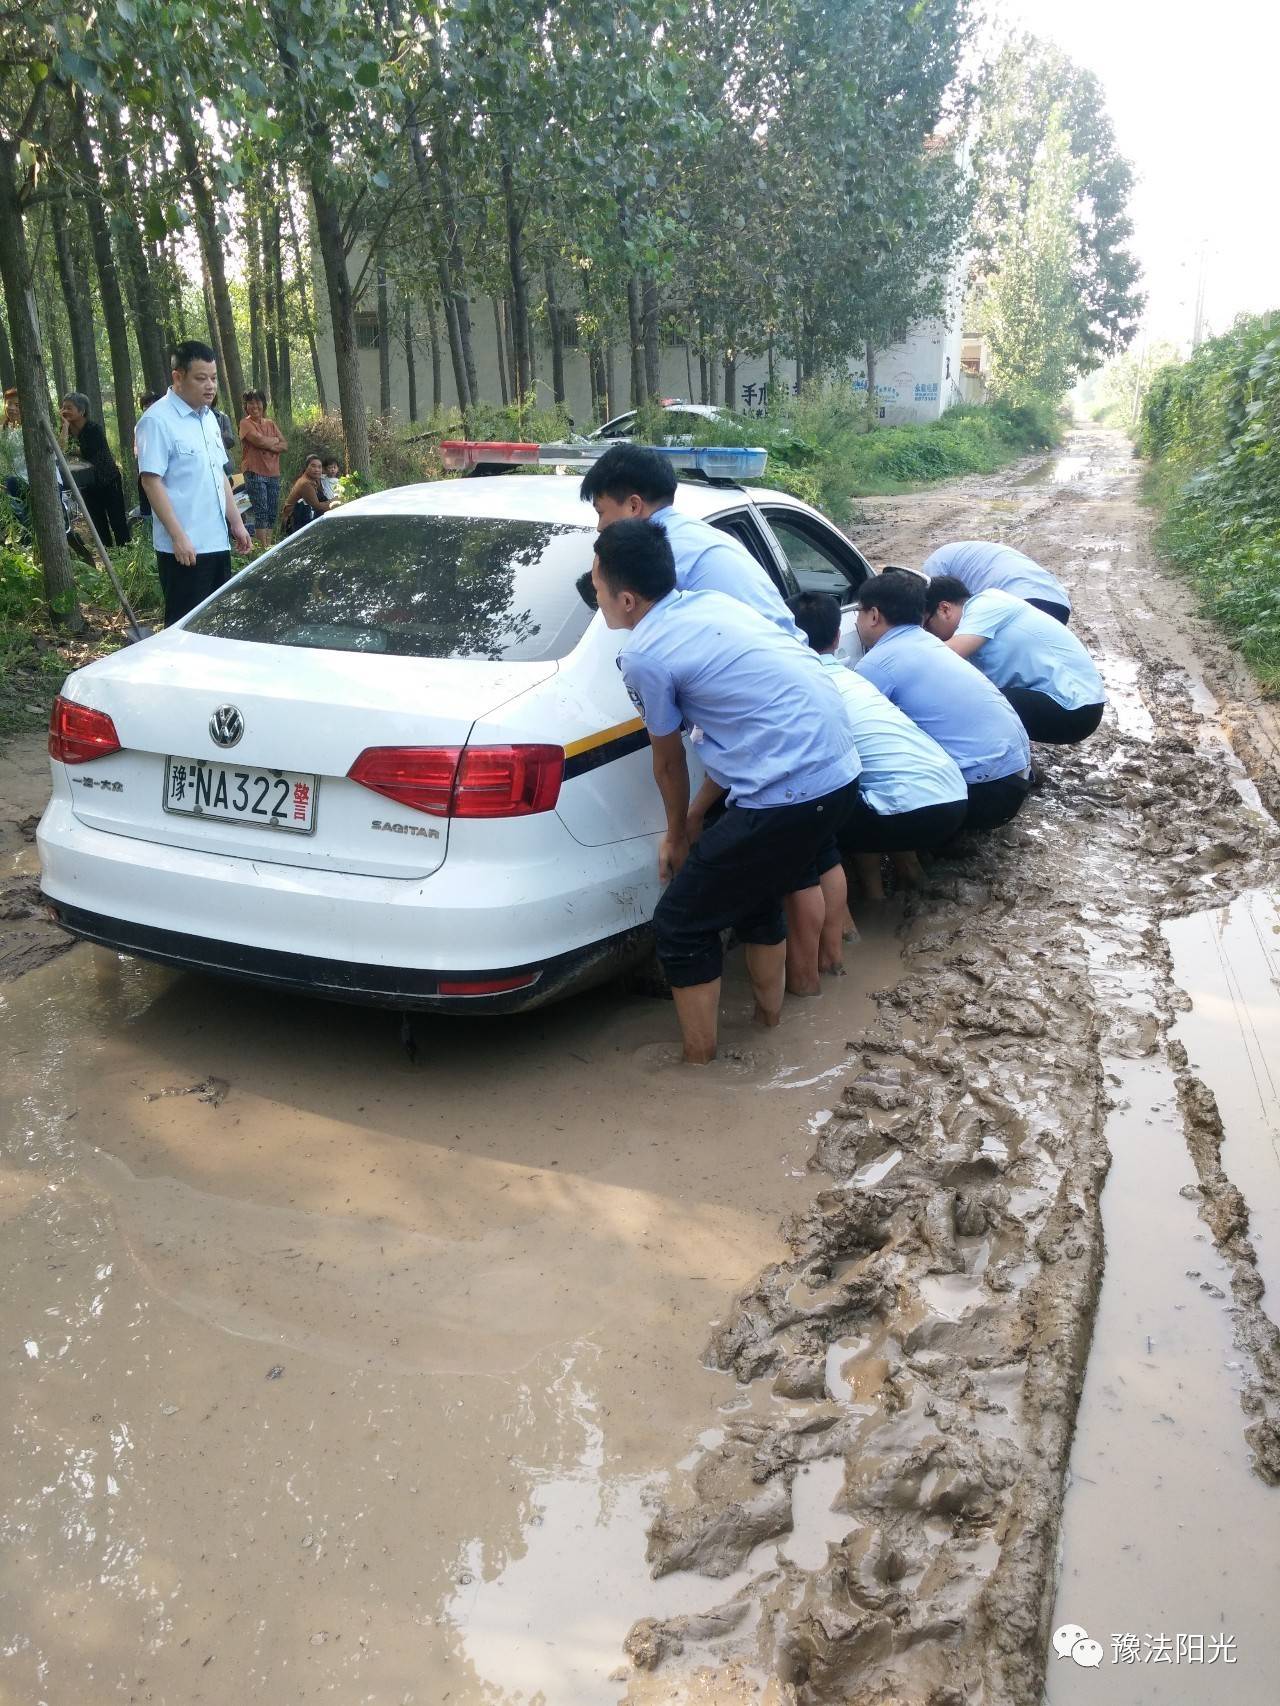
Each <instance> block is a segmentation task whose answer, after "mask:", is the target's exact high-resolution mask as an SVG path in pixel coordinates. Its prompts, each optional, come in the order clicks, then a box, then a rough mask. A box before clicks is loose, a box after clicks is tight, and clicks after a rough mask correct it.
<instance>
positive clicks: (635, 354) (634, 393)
mask: <svg viewBox="0 0 1280 1706" xmlns="http://www.w3.org/2000/svg"><path fill="white" fill-rule="evenodd" d="M627 331H628V332H629V334H630V337H631V407H632V408H633V409H638V408H639V407H640V405H641V404H642V403H643V402H644V401H645V399H646V398H647V397H648V395H649V391H648V387H647V386H646V384H645V371H644V327H643V324H642V322H641V317H640V280H639V279H638V278H637V277H636V275H635V274H634V273H630V274H628V276H627Z"/></svg>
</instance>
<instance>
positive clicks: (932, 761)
mask: <svg viewBox="0 0 1280 1706" xmlns="http://www.w3.org/2000/svg"><path fill="white" fill-rule="evenodd" d="M791 614H792V615H793V616H794V617H795V619H796V621H797V623H798V624H799V625H800V628H801V629H802V630H803V632H804V633H805V634H807V635H808V636H809V644H810V645H811V646H812V647H813V649H814V651H815V652H816V653H817V654H818V661H819V662H820V663H821V664H822V666H823V667H824V668H825V669H826V670H827V671H828V672H829V674H830V678H831V680H832V682H833V683H834V684H835V688H836V691H837V693H839V695H840V698H841V701H842V702H843V704H844V711H845V715H846V717H847V718H848V720H849V727H850V728H851V729H852V731H853V738H854V741H855V743H856V745H857V748H858V757H859V758H860V759H861V760H862V771H861V774H860V776H859V778H858V789H859V799H858V804H857V806H856V808H855V809H854V811H853V812H852V813H851V814H850V816H849V819H848V822H847V823H846V824H845V827H844V830H843V831H842V833H841V836H840V851H841V852H842V853H843V854H845V855H846V856H847V857H850V858H852V859H853V861H854V864H855V865H856V867H857V870H858V874H859V876H860V878H861V880H862V887H863V891H864V892H865V893H866V895H867V896H868V898H869V899H871V900H883V899H884V885H883V882H882V880H881V875H880V862H881V856H882V854H885V853H889V854H893V855H896V856H898V857H897V858H895V864H899V859H900V860H901V863H900V864H899V870H900V872H901V873H902V874H903V875H904V876H912V877H914V876H915V875H917V874H918V872H919V862H918V859H916V858H915V855H917V854H919V853H920V852H928V851H930V850H931V849H933V848H935V847H941V846H943V845H944V844H945V843H946V842H948V841H950V840H951V839H952V837H953V836H955V835H956V834H958V833H959V831H960V829H961V827H962V825H963V824H964V820H965V815H966V812H967V810H968V803H969V795H968V788H967V786H966V784H965V779H964V777H963V776H962V775H961V774H960V767H959V765H958V764H957V763H956V762H955V760H954V759H953V758H952V757H950V755H949V754H948V753H946V752H944V751H943V750H942V748H941V747H940V746H939V745H938V743H937V741H936V740H934V739H933V737H932V735H927V734H926V733H925V732H924V730H923V729H921V728H917V727H916V725H915V724H914V723H913V722H912V721H911V719H910V717H908V716H907V714H906V713H905V712H904V711H900V710H899V709H898V707H897V706H896V705H895V704H893V703H892V701H891V700H889V699H886V698H885V696H884V694H883V693H881V691H880V689H879V688H878V687H875V686H873V685H872V684H871V682H869V681H867V680H865V679H864V678H863V677H862V676H861V675H858V674H857V673H856V672H855V671H854V670H852V669H850V668H849V667H848V666H847V665H846V664H845V663H844V662H843V661H842V660H841V659H840V658H838V657H837V656H836V655H835V652H836V647H837V646H838V645H839V644H840V606H839V604H838V602H837V601H836V600H835V599H834V598H833V597H832V596H831V594H830V593H829V592H802V593H800V594H799V596H798V597H796V598H793V599H792V600H791ZM835 886H836V885H833V891H834V887H835ZM833 891H832V892H828V890H827V888H826V886H825V885H824V893H825V894H826V895H827V902H828V907H827V910H828V912H831V911H832V910H834V909H835V908H834V892H833Z"/></svg>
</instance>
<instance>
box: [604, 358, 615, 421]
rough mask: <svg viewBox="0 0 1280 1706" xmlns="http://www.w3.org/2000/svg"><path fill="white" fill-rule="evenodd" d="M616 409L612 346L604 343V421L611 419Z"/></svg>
mask: <svg viewBox="0 0 1280 1706" xmlns="http://www.w3.org/2000/svg"><path fill="white" fill-rule="evenodd" d="M617 407H618V391H617V387H616V386H615V384H614V380H613V345H612V344H611V343H608V342H606V343H605V346H604V413H605V419H606V420H609V419H611V418H612V416H613V415H614V413H615V412H616V410H617Z"/></svg>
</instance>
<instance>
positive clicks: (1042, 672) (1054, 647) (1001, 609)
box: [956, 588, 1107, 711]
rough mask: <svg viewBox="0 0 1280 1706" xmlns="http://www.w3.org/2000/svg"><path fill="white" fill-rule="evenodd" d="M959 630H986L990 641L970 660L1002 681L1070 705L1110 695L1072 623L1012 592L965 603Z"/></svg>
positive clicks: (1096, 702)
mask: <svg viewBox="0 0 1280 1706" xmlns="http://www.w3.org/2000/svg"><path fill="white" fill-rule="evenodd" d="M956 633H957V634H980V635H982V637H983V639H984V641H985V644H984V645H981V646H979V647H978V649H977V651H976V652H974V653H973V655H972V657H971V658H970V659H969V661H970V663H976V664H977V666H978V668H979V669H980V670H981V671H982V673H983V674H984V675H985V676H986V677H987V679H988V680H989V681H993V682H994V683H995V685H996V686H997V687H1000V688H1004V687H1028V688H1031V689H1032V690H1033V691H1035V692H1036V693H1045V694H1047V695H1048V697H1049V698H1050V699H1054V700H1056V701H1057V703H1058V704H1059V705H1061V706H1062V708H1063V709H1064V710H1065V711H1079V710H1081V709H1083V707H1084V706H1086V705H1101V704H1102V703H1103V702H1104V701H1105V699H1106V697H1107V694H1106V689H1105V688H1104V687H1103V685H1102V677H1101V676H1100V675H1099V674H1098V672H1097V670H1096V669H1095V668H1094V666H1093V659H1092V658H1091V657H1090V656H1089V654H1088V652H1087V651H1085V649H1084V647H1083V646H1082V645H1081V644H1080V642H1079V640H1077V639H1076V637H1075V635H1074V634H1073V633H1072V632H1071V630H1070V628H1064V627H1063V625H1062V623H1061V622H1056V621H1055V620H1054V619H1053V617H1052V616H1046V615H1045V613H1044V611H1043V610H1037V609H1036V608H1035V607H1034V606H1033V605H1030V604H1027V603H1026V602H1024V600H1022V599H1021V598H1015V597H1014V596H1013V594H1012V593H1008V592H997V591H996V590H995V589H994V588H993V589H992V590H991V591H989V592H980V593H978V594H977V595H976V596H975V597H973V598H971V599H970V600H969V601H968V603H967V604H966V605H965V607H964V614H963V615H962V616H961V618H960V625H959V627H958V628H957V629H956Z"/></svg>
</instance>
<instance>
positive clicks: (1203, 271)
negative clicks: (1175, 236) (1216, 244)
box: [1191, 243, 1209, 355]
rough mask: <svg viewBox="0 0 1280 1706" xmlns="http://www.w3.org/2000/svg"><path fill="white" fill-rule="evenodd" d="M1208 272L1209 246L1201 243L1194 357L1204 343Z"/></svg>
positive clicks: (1194, 331)
mask: <svg viewBox="0 0 1280 1706" xmlns="http://www.w3.org/2000/svg"><path fill="white" fill-rule="evenodd" d="M1208 272H1209V245H1208V244H1207V243H1201V245H1200V270H1199V273H1198V275H1197V277H1196V315H1195V319H1194V321H1193V322H1192V326H1191V352H1192V354H1193V355H1194V354H1195V352H1196V350H1198V349H1199V348H1200V345H1201V344H1202V343H1203V342H1204V287H1205V280H1206V278H1207V276H1208Z"/></svg>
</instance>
